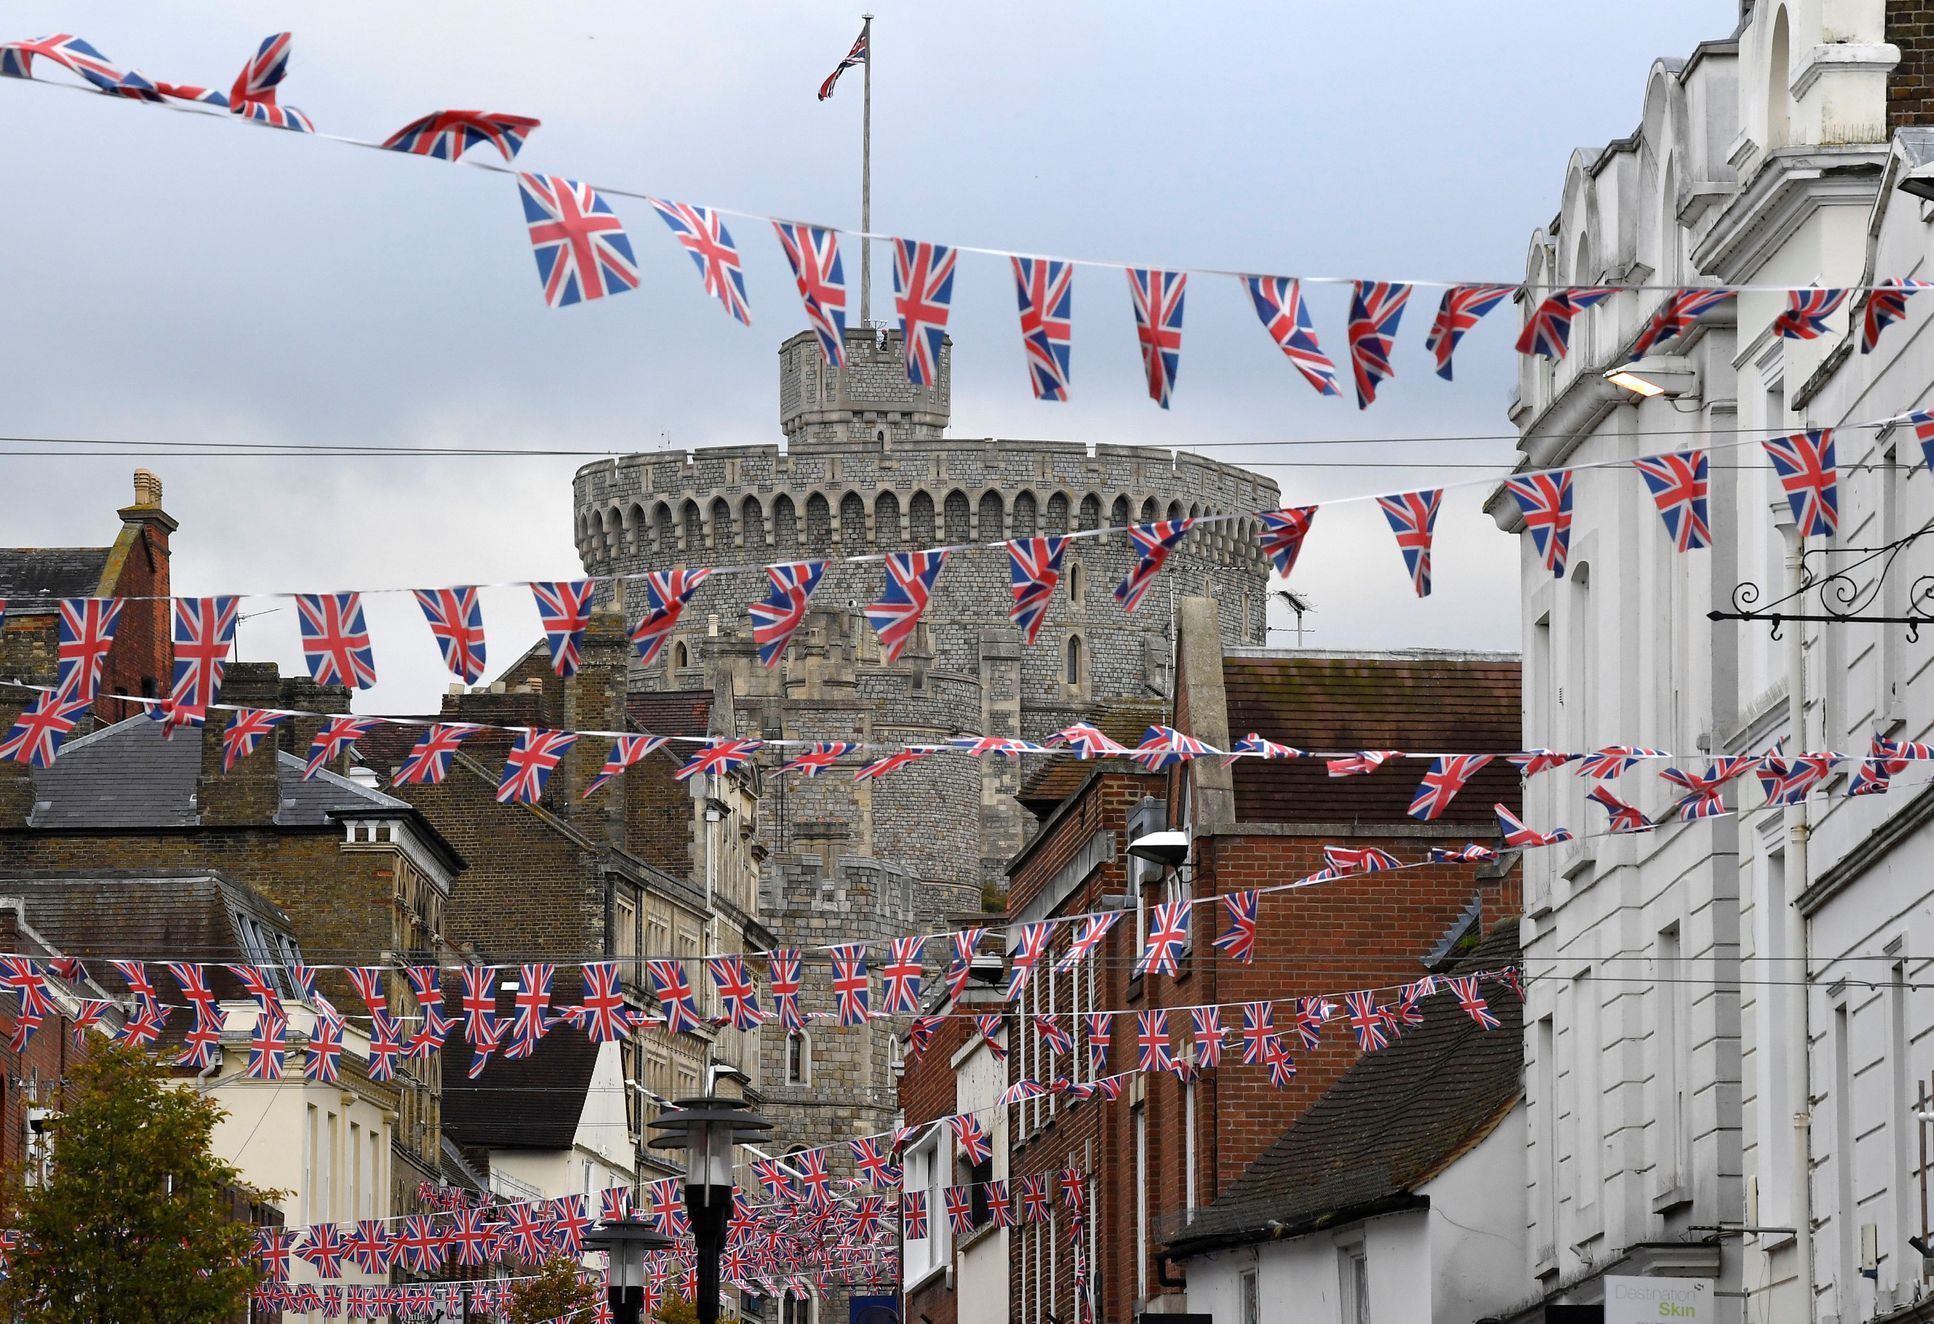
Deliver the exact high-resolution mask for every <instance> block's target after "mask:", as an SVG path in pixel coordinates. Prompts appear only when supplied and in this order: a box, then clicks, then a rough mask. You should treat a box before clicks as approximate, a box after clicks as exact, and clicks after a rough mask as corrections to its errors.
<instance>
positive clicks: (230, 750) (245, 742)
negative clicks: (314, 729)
mask: <svg viewBox="0 0 1934 1324" xmlns="http://www.w3.org/2000/svg"><path fill="white" fill-rule="evenodd" d="M288 720H289V714H287V713H278V712H272V711H269V710H268V709H263V708H237V709H236V710H235V713H234V715H233V716H231V717H230V718H229V719H228V725H227V726H225V727H223V728H222V771H223V772H233V771H235V765H236V764H237V763H239V762H240V761H241V760H243V759H245V758H247V757H248V756H249V755H251V754H253V753H254V752H255V751H256V749H257V748H258V747H260V745H261V743H262V737H263V736H266V735H268V734H269V733H270V732H271V731H273V730H275V728H276V727H278V726H280V725H281V724H282V723H284V722H286V721H288Z"/></svg>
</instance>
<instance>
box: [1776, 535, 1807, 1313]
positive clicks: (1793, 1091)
mask: <svg viewBox="0 0 1934 1324" xmlns="http://www.w3.org/2000/svg"><path fill="white" fill-rule="evenodd" d="M1801 546H1802V543H1801V538H1800V531H1799V526H1798V525H1797V524H1794V525H1790V526H1788V529H1787V544H1786V591H1787V593H1788V594H1791V595H1797V594H1798V593H1799V592H1800V588H1801V582H1802V570H1803V569H1804V567H1803V565H1802V563H1801V560H1800V551H1801ZM1804 644H1805V640H1804V639H1803V638H1802V635H1801V627H1800V626H1799V624H1798V623H1797V622H1788V623H1787V639H1786V691H1787V693H1786V703H1787V719H1786V720H1787V728H1788V731H1789V732H1790V734H1791V735H1792V737H1793V743H1794V746H1795V748H1796V751H1797V752H1800V753H1804V752H1805V751H1806V650H1805V647H1804ZM1786 833H1787V841H1786V869H1785V874H1786V892H1787V898H1786V906H1785V909H1784V913H1783V922H1784V923H1785V925H1786V951H1787V956H1788V957H1789V959H1790V960H1793V961H1797V963H1798V965H1799V972H1800V979H1799V983H1798V985H1797V988H1798V993H1799V998H1798V1001H1799V1006H1798V1008H1797V1009H1796V1011H1795V1013H1794V1016H1793V1037H1792V1042H1791V1044H1790V1045H1789V1053H1788V1057H1787V1068H1786V1074H1787V1094H1788V1097H1789V1098H1791V1099H1792V1101H1793V1155H1792V1164H1793V1184H1792V1189H1793V1246H1794V1251H1795V1252H1796V1254H1797V1257H1798V1260H1799V1269H1798V1272H1799V1275H1800V1291H1801V1314H1800V1318H1802V1319H1810V1318H1812V1315H1813V1291H1814V1287H1813V1189H1812V1174H1811V1164H1812V1129H1813V1113H1812V1097H1813V1096H1812V1080H1811V1074H1812V1073H1811V1071H1810V1069H1809V1067H1810V1064H1809V1062H1808V1060H1807V1054H1808V1051H1809V1045H1810V1044H1811V1042H1812V1031H1811V1028H1810V1022H1811V1019H1812V1007H1811V1002H1812V999H1811V996H1810V994H1811V992H1812V986H1811V982H1810V980H1811V963H1810V961H1809V960H1808V956H1807V944H1806V916H1805V915H1803V914H1801V913H1800V907H1799V898H1800V894H1801V893H1803V892H1804V891H1806V888H1807V882H1808V878H1807V860H1806V848H1807V804H1806V801H1804V800H1802V801H1801V802H1800V803H1799V804H1796V805H1790V806H1788V808H1787V810H1786Z"/></svg>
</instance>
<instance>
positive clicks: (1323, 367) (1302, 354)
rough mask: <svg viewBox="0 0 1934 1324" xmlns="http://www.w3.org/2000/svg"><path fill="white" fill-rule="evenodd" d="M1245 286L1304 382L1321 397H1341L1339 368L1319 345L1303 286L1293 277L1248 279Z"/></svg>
mask: <svg viewBox="0 0 1934 1324" xmlns="http://www.w3.org/2000/svg"><path fill="white" fill-rule="evenodd" d="M1242 284H1243V287H1244V288H1245V289H1247V290H1248V291H1249V298H1250V299H1251V301H1253V302H1254V303H1255V305H1256V316H1257V317H1258V318H1260V319H1261V321H1262V325H1263V330H1265V331H1267V332H1268V333H1269V338H1270V339H1271V340H1273V341H1275V342H1276V348H1278V349H1280V350H1281V351H1282V352H1283V353H1284V354H1286V355H1287V356H1288V357H1289V361H1290V362H1291V363H1292V364H1294V365H1295V367H1296V371H1298V372H1300V373H1302V374H1303V380H1304V381H1306V382H1308V383H1309V384H1310V385H1311V386H1313V387H1315V388H1316V393H1317V394H1318V395H1341V394H1342V392H1341V391H1340V390H1338V389H1337V385H1336V365H1335V364H1334V363H1332V362H1330V356H1329V355H1327V354H1325V353H1324V352H1323V348H1322V346H1320V345H1318V344H1317V343H1316V326H1315V323H1313V322H1311V321H1310V315H1309V305H1308V304H1306V303H1304V302H1303V286H1302V282H1301V281H1298V280H1296V279H1294V278H1292V277H1289V276H1244V277H1242Z"/></svg>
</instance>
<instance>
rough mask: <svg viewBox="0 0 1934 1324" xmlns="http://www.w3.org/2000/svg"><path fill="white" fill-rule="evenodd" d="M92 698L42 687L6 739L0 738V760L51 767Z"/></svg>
mask: <svg viewBox="0 0 1934 1324" xmlns="http://www.w3.org/2000/svg"><path fill="white" fill-rule="evenodd" d="M91 706H92V701H91V700H88V699H72V698H65V697H63V696H62V695H61V694H60V692H59V691H58V690H43V691H41V692H40V693H39V694H36V695H35V696H34V701H33V702H32V703H30V704H28V705H27V708H26V710H25V711H23V712H22V713H21V714H20V716H18V717H17V718H15V719H14V723H13V726H12V728H11V729H9V730H8V732H7V735H6V739H5V740H0V760H8V759H11V760H12V761H13V762H15V763H25V764H27V765H28V766H30V767H35V768H51V767H53V766H54V759H55V758H56V757H57V756H58V755H59V754H60V746H61V742H62V741H64V740H65V739H67V737H68V735H70V734H71V733H72V732H73V730H74V727H75V725H76V724H77V723H79V722H80V720H81V718H83V717H85V716H86V715H87V712H88V709H89V708H90V707H91Z"/></svg>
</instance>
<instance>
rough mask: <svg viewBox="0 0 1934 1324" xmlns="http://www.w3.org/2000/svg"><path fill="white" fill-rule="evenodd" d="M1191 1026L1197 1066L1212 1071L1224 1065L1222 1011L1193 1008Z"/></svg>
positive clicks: (1217, 1008)
mask: <svg viewBox="0 0 1934 1324" xmlns="http://www.w3.org/2000/svg"><path fill="white" fill-rule="evenodd" d="M1189 1026H1190V1029H1191V1031H1192V1032H1193V1034H1194V1036H1195V1065H1197V1066H1198V1067H1201V1068H1202V1069H1203V1070H1205V1071H1212V1070H1214V1069H1215V1068H1216V1067H1219V1066H1221V1065H1222V1009H1221V1008H1220V1007H1191V1008H1190V1009H1189Z"/></svg>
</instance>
